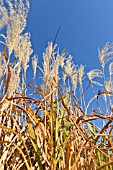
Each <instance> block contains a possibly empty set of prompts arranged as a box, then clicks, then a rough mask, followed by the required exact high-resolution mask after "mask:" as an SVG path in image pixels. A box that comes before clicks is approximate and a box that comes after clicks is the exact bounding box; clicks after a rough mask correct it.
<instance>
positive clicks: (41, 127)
mask: <svg viewBox="0 0 113 170" xmlns="http://www.w3.org/2000/svg"><path fill="white" fill-rule="evenodd" d="M6 4H7V6H8V7H7V8H6V7H5V5H6ZM28 10H29V2H28V0H25V1H23V0H12V1H11V0H8V1H7V0H6V1H5V3H3V1H0V11H1V14H0V19H1V20H0V21H1V22H0V28H3V29H4V28H5V29H6V34H1V37H2V38H4V39H3V40H4V41H3V40H1V41H0V43H1V46H3V48H4V50H3V51H1V52H0V170H5V169H7V170H50V169H51V170H89V169H90V170H108V169H109V170H112V169H113V156H112V155H113V123H112V122H113V116H112V115H113V93H112V92H113V90H112V85H113V77H112V76H113V62H112V54H113V44H109V43H107V44H106V45H105V46H104V47H103V48H102V50H100V52H99V60H100V63H101V65H102V71H101V70H99V69H94V70H91V71H90V72H89V73H87V74H85V67H84V66H82V65H80V67H79V66H78V65H75V64H74V63H73V61H72V56H71V55H69V56H68V55H67V54H66V51H65V50H64V51H63V52H62V53H61V52H60V49H59V48H58V47H57V45H55V41H54V43H52V42H50V43H48V47H47V48H46V50H45V52H44V53H43V56H42V57H43V68H41V67H39V66H38V58H37V55H34V57H33V58H32V59H31V60H32V66H33V80H34V81H31V82H30V83H27V80H26V72H27V68H28V66H29V65H28V63H29V61H30V57H31V54H32V52H33V50H32V47H31V42H30V34H29V33H25V34H22V32H23V30H24V28H25V26H26V18H27V14H28ZM55 40H56V37H55ZM110 61H111V63H110ZM107 64H109V75H107V79H106V78H105V72H104V70H105V68H107V67H105V65H107ZM37 68H39V70H40V71H41V74H42V80H43V83H42V84H41V85H37V84H36V83H35V82H36V80H35V77H36V74H37ZM98 78H99V79H98ZM94 79H95V80H94ZM97 79H98V80H97ZM100 79H101V80H100ZM84 82H85V84H84ZM86 83H87V84H88V85H87V87H86V86H85V85H86ZM91 88H92V89H91ZM27 89H30V90H29V91H30V93H29V91H27ZM92 91H93V93H91V92H92Z"/></svg>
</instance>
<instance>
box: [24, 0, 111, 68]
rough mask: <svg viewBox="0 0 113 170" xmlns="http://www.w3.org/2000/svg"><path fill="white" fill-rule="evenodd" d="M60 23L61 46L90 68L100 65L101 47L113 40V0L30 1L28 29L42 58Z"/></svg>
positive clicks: (33, 43) (59, 41) (34, 46)
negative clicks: (99, 51)
mask: <svg viewBox="0 0 113 170" xmlns="http://www.w3.org/2000/svg"><path fill="white" fill-rule="evenodd" d="M59 26H61V30H60V32H59V35H58V38H57V42H56V43H57V44H58V46H59V47H60V49H61V50H63V49H64V48H66V49H67V51H68V53H70V54H72V55H73V60H74V63H76V64H83V65H86V71H89V70H90V69H93V68H100V64H99V61H98V48H100V47H102V46H103V45H104V44H105V43H106V42H112V41H113V0H30V11H29V15H28V24H27V30H28V31H30V33H31V41H32V45H33V49H34V53H37V54H38V56H39V61H42V60H41V55H42V52H43V51H44V49H45V47H46V46H47V43H48V41H51V40H54V37H55V34H56V32H57V29H58V27H59Z"/></svg>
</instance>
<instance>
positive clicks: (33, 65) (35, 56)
mask: <svg viewBox="0 0 113 170" xmlns="http://www.w3.org/2000/svg"><path fill="white" fill-rule="evenodd" d="M37 65H38V56H37V55H34V57H33V58H32V67H33V73H34V78H35V76H36V69H37Z"/></svg>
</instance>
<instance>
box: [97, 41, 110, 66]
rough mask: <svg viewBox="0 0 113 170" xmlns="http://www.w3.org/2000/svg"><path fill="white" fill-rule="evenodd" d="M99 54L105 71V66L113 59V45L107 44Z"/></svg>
mask: <svg viewBox="0 0 113 170" xmlns="http://www.w3.org/2000/svg"><path fill="white" fill-rule="evenodd" d="M98 53H99V61H100V64H101V65H102V68H103V69H104V66H105V64H106V63H107V62H108V61H109V60H111V59H112V58H113V43H111V44H110V43H106V44H105V45H104V46H103V48H102V50H99V52H98Z"/></svg>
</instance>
